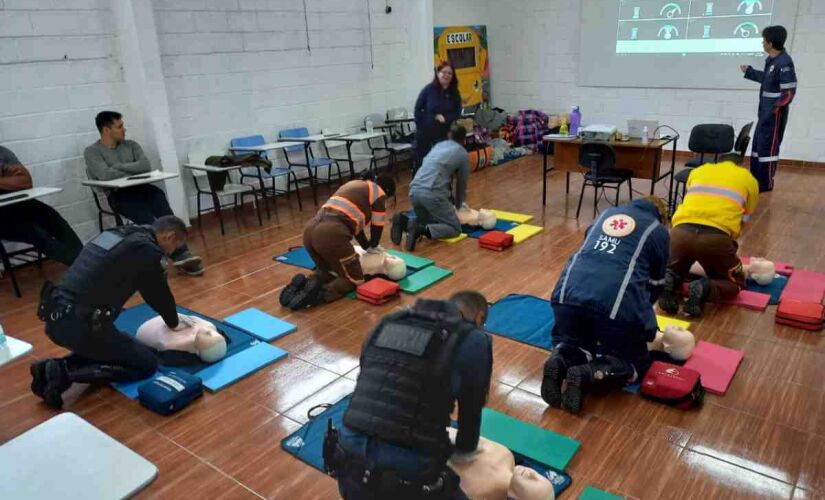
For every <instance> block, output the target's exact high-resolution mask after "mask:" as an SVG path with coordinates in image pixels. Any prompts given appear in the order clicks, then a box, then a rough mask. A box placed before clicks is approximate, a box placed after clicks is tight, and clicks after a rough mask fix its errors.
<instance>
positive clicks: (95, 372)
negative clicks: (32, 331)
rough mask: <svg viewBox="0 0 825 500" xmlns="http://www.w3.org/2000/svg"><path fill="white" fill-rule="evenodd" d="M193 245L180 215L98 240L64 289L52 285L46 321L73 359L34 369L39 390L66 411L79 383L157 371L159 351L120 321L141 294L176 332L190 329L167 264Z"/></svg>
mask: <svg viewBox="0 0 825 500" xmlns="http://www.w3.org/2000/svg"><path fill="white" fill-rule="evenodd" d="M185 243H186V226H185V225H184V223H183V221H182V220H180V219H178V218H177V217H175V216H174V215H167V216H163V217H161V218H159V219H156V220H155V221H154V223H152V225H151V226H125V227H118V228H116V229H112V230H110V231H106V232H103V233H101V234H100V235H99V236H98V237H96V238H95V239H93V240H92V241H90V242H89V243H88V244H87V245H86V246H85V247H84V248H83V250H82V251H81V252H80V255H79V256H78V257H77V259H76V260H75V262H74V264H72V266H71V267H70V268H69V269H68V271H66V274H65V275H63V277H62V278H61V279H60V281H59V282H58V283H57V284H56V285H54V286H51V284H50V283H46V285H45V286H44V287H43V291H42V292H41V297H40V305H39V307H38V316H39V317H40V319H41V320H42V321H44V322H45V323H46V335H48V336H49V338H50V339H51V340H52V341H53V342H54V343H55V344H57V345H59V346H61V347H65V348H66V349H68V350H70V351H71V354H69V355H68V356H66V357H64V358H58V359H47V360H42V361H38V362H36V363H34V364H32V365H31V375H32V385H31V389H32V392H33V393H34V394H35V395H37V396H38V397H40V398H42V399H43V401H44V402H45V403H46V404H47V405H48V406H50V407H52V408H60V407H62V406H63V399H62V394H63V392H65V391H66V390H67V389H68V388H69V387H71V385H72V384H73V383H76V382H77V383H86V384H94V383H110V382H134V381H137V380H141V379H144V378H146V377H149V376H151V375H152V374H153V373H155V370H157V365H158V361H157V357H156V356H155V353H154V351H152V350H151V349H150V348H148V347H146V346H144V345H142V344H140V343H138V342H137V341H136V340H135V339H134V338H133V337H131V336H130V335H127V334H126V333H123V332H120V331H118V330H117V329H116V328H115V326H114V322H115V319H116V318H117V317H118V315H119V314H120V311H121V310H122V309H123V304H125V303H126V301H127V300H129V297H131V296H132V295H133V294H134V293H135V292H136V291H137V292H140V295H141V296H142V297H143V299H144V300H145V301H146V303H147V304H148V305H149V306H150V307H152V309H154V310H155V311H157V312H158V313H159V314H160V315H161V316H162V317H163V320H164V321H165V322H166V325H167V326H168V327H169V328H171V329H173V330H174V329H179V328H182V327H184V326H187V325H186V324H185V323H184V322H183V321H180V319H179V318H178V313H177V310H176V306H175V298H174V297H173V296H172V292H171V291H170V290H169V285H168V283H167V282H166V267H165V262H166V258H167V257H168V256H170V255H172V253H173V252H175V251H176V250H177V249H179V248H180V247H181V246H183V245H184V244H185Z"/></svg>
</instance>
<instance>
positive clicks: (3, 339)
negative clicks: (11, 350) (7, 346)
mask: <svg viewBox="0 0 825 500" xmlns="http://www.w3.org/2000/svg"><path fill="white" fill-rule="evenodd" d="M5 342H6V334H5V333H4V332H3V325H0V345H3V344H4V343H5Z"/></svg>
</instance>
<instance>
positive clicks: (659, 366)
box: [641, 361, 705, 410]
mask: <svg viewBox="0 0 825 500" xmlns="http://www.w3.org/2000/svg"><path fill="white" fill-rule="evenodd" d="M641 392H642V396H644V397H646V398H647V399H651V400H653V401H658V402H660V403H665V404H667V405H670V406H674V407H676V408H679V409H680V410H688V409H690V408H693V407H694V406H699V405H701V404H702V401H703V400H704V399H705V389H704V387H702V381H701V376H700V375H699V372H697V371H696V370H694V369H692V368H685V367H684V366H677V365H673V364H670V363H664V362H662V361H654V362H653V364H652V365H650V369H649V370H648V371H647V373H646V374H645V377H644V379H643V380H642V388H641Z"/></svg>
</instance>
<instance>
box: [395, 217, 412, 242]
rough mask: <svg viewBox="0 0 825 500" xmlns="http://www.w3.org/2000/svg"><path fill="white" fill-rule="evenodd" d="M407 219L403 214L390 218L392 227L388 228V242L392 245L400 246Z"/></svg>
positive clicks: (407, 222)
mask: <svg viewBox="0 0 825 500" xmlns="http://www.w3.org/2000/svg"><path fill="white" fill-rule="evenodd" d="M409 219H410V218H409V217H408V216H407V214H405V213H403V212H398V213H396V214H395V215H393V216H392V227H391V228H390V240H391V241H392V243H393V245H400V244H401V239H402V238H403V237H404V232H405V231H406V230H407V224H409Z"/></svg>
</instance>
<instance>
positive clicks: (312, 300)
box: [287, 279, 324, 311]
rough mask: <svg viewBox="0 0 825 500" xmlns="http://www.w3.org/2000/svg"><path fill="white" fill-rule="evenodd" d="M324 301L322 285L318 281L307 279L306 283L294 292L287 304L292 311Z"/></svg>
mask: <svg viewBox="0 0 825 500" xmlns="http://www.w3.org/2000/svg"><path fill="white" fill-rule="evenodd" d="M323 303H324V286H323V285H322V284H321V282H320V281H317V280H314V279H309V280H307V283H306V285H305V286H304V287H303V288H301V289H300V290H299V291H298V292H296V293H295V296H293V297H292V300H291V301H290V302H289V304H288V306H287V307H289V308H290V309H292V310H293V311H298V310H301V309H307V308H310V307H314V306H318V305H321V304H323Z"/></svg>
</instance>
